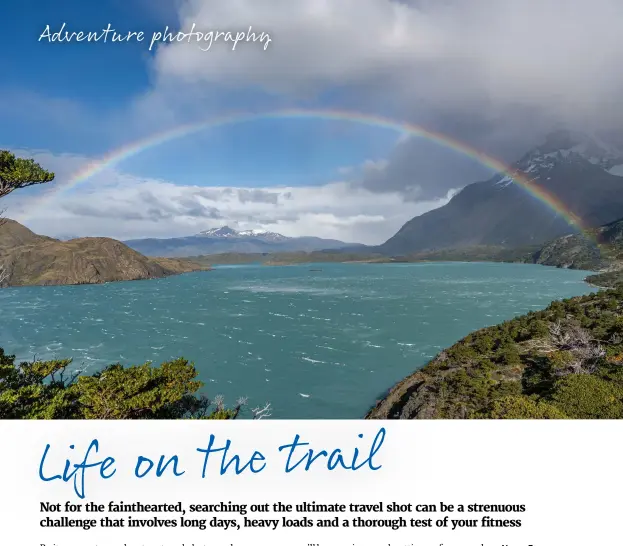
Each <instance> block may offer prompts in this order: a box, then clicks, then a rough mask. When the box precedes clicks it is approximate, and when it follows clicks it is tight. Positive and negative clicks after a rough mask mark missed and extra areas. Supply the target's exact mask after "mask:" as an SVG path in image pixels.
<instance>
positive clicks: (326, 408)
mask: <svg viewBox="0 0 623 546" xmlns="http://www.w3.org/2000/svg"><path fill="white" fill-rule="evenodd" d="M310 269H321V270H322V271H310ZM585 276H586V272H582V271H569V270H561V269H555V268H550V267H543V266H536V265H519V264H494V263H490V264H489V263H487V264H482V263H471V264H467V263H425V264H382V265H381V264H321V265H311V266H310V265H301V266H286V267H269V266H261V265H257V266H254V265H252V266H220V267H216V268H215V269H214V270H212V271H207V272H198V273H192V274H187V275H181V276H177V277H169V278H166V279H158V280H150V281H134V282H123V283H111V284H105V285H82V286H59V287H26V288H8V289H3V290H0V346H1V347H4V349H5V350H6V352H7V353H9V354H16V355H17V356H18V358H19V359H21V360H32V359H33V357H35V356H36V358H38V359H47V358H52V357H58V358H61V357H62V358H67V357H71V358H73V359H74V362H75V364H76V365H78V366H80V367H83V368H86V369H87V371H88V372H93V371H96V370H97V369H99V368H101V367H102V366H104V365H105V364H108V363H112V362H121V363H123V364H137V363H142V362H145V361H153V362H154V363H160V362H163V361H165V360H167V359H171V358H174V357H178V356H184V357H185V358H188V359H189V360H191V361H193V362H194V363H195V365H196V366H197V368H198V370H199V372H200V379H201V380H203V381H204V382H205V384H206V387H205V392H206V393H207V394H208V395H209V396H214V395H217V394H222V395H224V396H225V399H226V403H229V404H233V403H234V402H235V400H236V399H237V398H238V397H240V396H247V397H248V398H249V404H251V405H252V406H256V405H260V404H263V403H264V402H270V403H271V405H272V408H273V414H272V417H273V418H292V419H301V418H343V419H348V418H360V417H363V416H364V415H365V413H366V411H367V410H368V409H369V408H370V406H371V405H373V404H374V402H375V400H376V399H378V398H380V397H381V396H382V395H383V394H384V392H385V391H386V390H387V389H388V388H389V387H391V386H392V385H393V384H394V383H396V382H397V381H399V380H400V379H402V378H403V377H404V376H405V375H407V374H409V373H411V372H412V371H414V370H415V369H416V368H419V367H421V366H423V365H424V364H426V362H428V361H429V360H430V359H431V358H433V357H434V356H435V354H437V353H438V352H439V351H440V350H441V349H443V348H445V347H447V346H449V345H451V344H452V343H454V342H455V341H457V340H458V339H460V338H462V337H463V336H465V335H467V334H468V333H469V332H471V331H472V330H475V329H478V328H482V327H484V326H489V325H492V324H496V323H499V322H501V321H503V320H506V319H509V318H512V317H513V316H515V315H519V314H523V313H525V312H527V311H531V310H538V309H542V308H544V307H546V306H547V305H548V304H549V303H550V302H551V301H552V300H554V299H559V298H565V297H571V296H577V295H580V294H586V293H589V292H591V291H593V288H591V287H590V286H589V285H587V284H586V283H584V282H583V280H582V279H583V278H584V277H585Z"/></svg>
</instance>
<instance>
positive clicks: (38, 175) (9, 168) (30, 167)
mask: <svg viewBox="0 0 623 546" xmlns="http://www.w3.org/2000/svg"><path fill="white" fill-rule="evenodd" d="M52 180H54V173H53V172H50V171H46V170H45V169H43V168H42V167H41V166H40V165H39V164H38V163H37V162H35V161H34V160H33V159H23V158H20V157H15V154H12V153H11V152H9V151H8V150H0V198H1V197H5V196H6V195H8V194H9V193H11V192H12V191H15V190H18V189H20V188H26V187H28V186H34V185H35V184H45V183H46V182H51V181H52Z"/></svg>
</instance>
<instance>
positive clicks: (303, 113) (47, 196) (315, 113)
mask: <svg viewBox="0 0 623 546" xmlns="http://www.w3.org/2000/svg"><path fill="white" fill-rule="evenodd" d="M268 119H313V120H334V121H344V122H350V123H358V124H361V125H368V126H372V127H378V128H384V129H390V130H393V131H396V132H399V133H402V134H407V135H411V136H416V137H421V138H424V139H426V140H429V141H431V142H435V143H437V144H440V145H441V146H444V147H446V148H449V149H452V150H454V151H456V152H457V153H459V154H462V155H464V156H467V157H469V158H472V159H475V160H476V161H479V162H480V163H481V164H483V165H485V166H487V167H489V168H491V169H492V170H493V171H495V172H498V173H503V174H505V175H507V176H508V177H509V178H510V179H511V180H512V181H513V182H514V183H516V184H519V185H520V186H521V187H523V188H524V189H525V190H526V191H527V192H528V193H529V194H531V195H532V196H534V197H535V198H536V199H538V200H539V201H541V202H542V203H544V204H545V205H547V206H548V207H549V208H551V209H552V210H553V211H554V212H555V213H556V214H557V215H559V216H561V217H562V218H564V219H565V220H566V221H567V222H568V223H569V224H570V225H572V226H574V227H576V228H577V229H578V230H580V231H583V232H584V231H586V227H585V226H584V224H583V222H582V219H581V218H579V217H578V216H577V215H576V214H574V213H573V212H572V211H571V210H569V208H568V207H567V206H566V205H565V204H564V203H563V202H562V201H560V199H558V198H557V197H556V196H555V195H553V194H552V193H550V192H548V191H546V190H545V189H544V188H542V187H540V186H538V185H536V184H535V183H534V180H531V179H530V178H528V177H527V176H526V175H525V174H524V173H523V172H521V171H517V170H515V169H513V168H512V167H509V166H508V165H506V164H505V163H503V162H502V161H500V160H498V159H496V158H494V157H492V156H490V155H488V154H485V153H483V152H481V151H479V150H477V149H475V148H473V147H472V146H470V145H468V144H465V143H464V142H460V141H458V140H456V139H454V138H451V137H449V136H447V135H444V134H443V133H439V132H436V131H431V130H430V129H426V128H424V127H422V126H419V125H415V124H412V123H405V122H399V121H396V120H393V119H390V118H386V117H382V116H377V115H371V114H363V113H360V112H355V111H346V110H326V109H286V110H276V111H270V112H263V113H248V112H246V113H233V114H228V115H224V116H221V117H216V118H212V119H208V120H204V121H199V122H194V123H187V124H184V125H179V126H177V127H175V128H173V129H169V130H165V131H162V132H160V133H156V134H154V135H151V136H149V137H147V138H144V139H141V140H137V141H134V142H131V143H129V144H126V145H125V146H121V147H120V148H117V149H115V150H112V151H111V152H109V153H108V154H106V155H104V156H103V157H101V158H100V159H98V160H95V161H92V162H90V163H88V164H87V165H85V166H84V167H83V168H82V169H80V170H78V171H77V172H75V173H74V174H73V175H72V176H71V178H70V179H69V181H68V182H67V183H65V184H62V185H60V186H58V187H57V188H54V189H53V190H52V191H49V192H45V193H44V194H43V196H41V198H39V199H38V200H37V202H36V203H34V206H33V207H30V208H29V210H28V211H27V217H31V216H32V215H33V214H34V213H35V212H36V211H37V210H39V209H40V208H41V207H42V206H43V205H45V203H47V202H48V201H50V200H52V199H54V198H55V197H56V196H58V195H59V194H62V193H64V192H66V191H68V190H70V189H72V188H74V187H76V186H78V185H80V184H81V183H83V182H85V181H86V180H88V179H89V178H91V177H92V176H94V175H96V174H98V173H100V172H102V171H104V170H106V169H109V168H111V167H114V166H115V165H117V164H119V163H120V162H122V161H124V160H126V159H128V158H130V157H133V156H135V155H137V154H140V153H141V152H143V151H145V150H148V149H150V148H154V147H156V146H160V145H161V144H164V143H166V142H169V141H172V140H175V139H178V138H181V137H185V136H188V135H191V134H193V133H198V132H200V131H204V130H206V129H214V128H218V127H223V126H226V125H233V124H242V123H249V122H254V121H258V120H268Z"/></svg>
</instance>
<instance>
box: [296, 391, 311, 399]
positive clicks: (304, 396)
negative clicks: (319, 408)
mask: <svg viewBox="0 0 623 546" xmlns="http://www.w3.org/2000/svg"><path fill="white" fill-rule="evenodd" d="M299 396H302V397H303V398H309V397H310V396H311V395H310V394H303V393H302V392H299Z"/></svg>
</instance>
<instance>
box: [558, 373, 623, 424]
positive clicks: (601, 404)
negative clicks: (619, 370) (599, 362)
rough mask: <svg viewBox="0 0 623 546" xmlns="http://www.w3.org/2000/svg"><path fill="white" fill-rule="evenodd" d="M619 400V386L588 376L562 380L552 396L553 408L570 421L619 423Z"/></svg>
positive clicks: (622, 405)
mask: <svg viewBox="0 0 623 546" xmlns="http://www.w3.org/2000/svg"><path fill="white" fill-rule="evenodd" d="M622 400H623V386H621V384H619V383H615V382H613V381H606V380H603V379H600V378H598V377H595V376H593V375H588V374H579V375H568V376H565V377H564V378H562V379H561V380H560V381H558V382H557V384H556V391H555V393H554V395H553V404H554V405H555V406H557V407H558V408H559V409H560V410H561V411H563V412H564V413H566V414H567V415H568V416H569V417H571V418H572V419H621V418H623V402H622Z"/></svg>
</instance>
